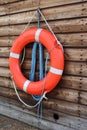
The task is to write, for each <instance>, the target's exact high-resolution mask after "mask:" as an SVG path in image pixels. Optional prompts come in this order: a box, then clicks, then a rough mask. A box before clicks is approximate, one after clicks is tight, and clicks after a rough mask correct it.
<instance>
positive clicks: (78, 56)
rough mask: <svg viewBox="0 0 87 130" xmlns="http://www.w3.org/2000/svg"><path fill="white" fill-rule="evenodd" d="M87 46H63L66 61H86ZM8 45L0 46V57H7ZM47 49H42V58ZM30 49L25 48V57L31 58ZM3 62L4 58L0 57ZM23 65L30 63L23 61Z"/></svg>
mask: <svg viewBox="0 0 87 130" xmlns="http://www.w3.org/2000/svg"><path fill="white" fill-rule="evenodd" d="M86 52H87V48H81V49H80V48H64V56H65V60H66V61H84V62H86V61H87V53H86ZM9 53H10V47H1V48H0V55H1V57H2V58H4V57H5V58H6V57H9ZM46 53H47V50H46V49H44V58H46ZM31 55H32V49H31V46H30V47H29V48H26V55H25V58H29V59H30V58H31ZM1 60H2V62H4V60H5V59H1ZM24 64H25V66H27V65H28V64H30V61H29V60H28V61H25V62H24ZM26 69H27V68H26Z"/></svg>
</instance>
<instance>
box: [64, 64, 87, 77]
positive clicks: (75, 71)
mask: <svg viewBox="0 0 87 130" xmlns="http://www.w3.org/2000/svg"><path fill="white" fill-rule="evenodd" d="M86 68H87V64H86V62H66V63H65V69H64V73H65V74H70V75H74V76H75V75H76V76H87V71H86Z"/></svg>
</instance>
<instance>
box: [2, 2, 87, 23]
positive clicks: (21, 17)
mask: <svg viewBox="0 0 87 130" xmlns="http://www.w3.org/2000/svg"><path fill="white" fill-rule="evenodd" d="M22 2H23V1H22ZM5 6H6V5H5ZM86 6H87V3H84V4H76V5H68V6H63V7H55V8H47V9H44V10H42V13H43V14H44V16H45V18H46V19H47V20H57V19H58V20H60V19H67V18H68V19H69V18H78V17H82V16H87V14H86V12H87V11H86ZM18 7H19V6H18ZM20 7H21V6H20ZM2 8H4V6H2ZM5 8H7V7H5ZM0 9H1V8H0ZM7 9H8V11H7ZM7 9H6V11H7V12H6V13H9V11H10V9H9V8H7ZM12 9H13V4H12ZM15 9H16V8H15ZM2 10H3V9H1V11H2ZM16 11H17V9H16ZM18 11H19V9H18ZM35 12H36V11H31V12H30V11H29V12H23V13H18V14H12V15H6V16H2V17H0V26H1V25H11V24H21V23H27V22H28V21H30V19H32V16H33V14H34V13H35ZM55 12H56V13H55ZM11 13H12V11H11ZM33 21H34V22H37V21H38V17H37V13H36V15H35V16H34V18H33ZM41 21H42V17H41Z"/></svg>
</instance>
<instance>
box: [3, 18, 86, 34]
mask: <svg viewBox="0 0 87 130" xmlns="http://www.w3.org/2000/svg"><path fill="white" fill-rule="evenodd" d="M86 23H87V19H73V20H63V21H61V20H60V21H55V22H53V21H52V22H49V25H50V26H51V28H52V29H53V31H54V32H55V33H72V32H87V24H86ZM25 26H26V25H25V24H24V25H12V26H3V27H0V36H14V35H19V34H20V33H22V32H23V30H24V28H25ZM30 27H35V24H31V25H30ZM30 27H29V28H30ZM41 27H42V28H47V26H46V25H45V24H44V25H43V24H42V25H41Z"/></svg>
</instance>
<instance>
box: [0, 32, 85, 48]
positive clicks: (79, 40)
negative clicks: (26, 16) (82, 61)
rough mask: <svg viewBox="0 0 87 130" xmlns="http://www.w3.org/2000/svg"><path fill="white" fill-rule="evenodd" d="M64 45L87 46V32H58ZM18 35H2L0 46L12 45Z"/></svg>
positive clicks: (58, 36)
mask: <svg viewBox="0 0 87 130" xmlns="http://www.w3.org/2000/svg"><path fill="white" fill-rule="evenodd" d="M56 36H57V38H58V39H59V40H60V41H61V43H62V45H63V46H64V47H76V48H77V47H80V48H81V47H82V48H83V47H87V33H74V34H73V33H71V34H56ZM17 37H18V36H7V37H0V47H7V46H8V47H10V46H12V44H13V41H14V40H15V39H16V38H17Z"/></svg>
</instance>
